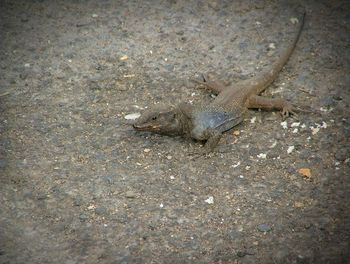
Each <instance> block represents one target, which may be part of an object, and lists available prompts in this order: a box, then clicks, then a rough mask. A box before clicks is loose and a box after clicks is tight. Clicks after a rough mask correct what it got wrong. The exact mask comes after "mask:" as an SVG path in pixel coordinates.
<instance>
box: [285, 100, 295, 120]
mask: <svg viewBox="0 0 350 264" xmlns="http://www.w3.org/2000/svg"><path fill="white" fill-rule="evenodd" d="M281 115H282V119H283V120H284V119H286V118H287V117H289V116H292V115H293V116H294V117H297V116H298V114H297V113H296V112H295V108H294V107H293V105H292V104H291V103H289V102H288V103H286V104H285V105H284V106H283V108H282V111H281Z"/></svg>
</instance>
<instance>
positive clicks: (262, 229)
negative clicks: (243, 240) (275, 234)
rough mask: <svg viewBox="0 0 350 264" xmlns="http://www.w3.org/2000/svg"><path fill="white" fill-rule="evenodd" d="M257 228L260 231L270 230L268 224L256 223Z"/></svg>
mask: <svg viewBox="0 0 350 264" xmlns="http://www.w3.org/2000/svg"><path fill="white" fill-rule="evenodd" d="M258 230H259V231H260V232H269V231H271V226H269V225H268V224H260V225H258Z"/></svg>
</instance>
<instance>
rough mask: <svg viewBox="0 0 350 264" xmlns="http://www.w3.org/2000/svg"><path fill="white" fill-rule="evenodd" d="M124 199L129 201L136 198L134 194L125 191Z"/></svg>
mask: <svg viewBox="0 0 350 264" xmlns="http://www.w3.org/2000/svg"><path fill="white" fill-rule="evenodd" d="M125 197H126V198H130V199H132V198H135V197H136V193H135V192H133V191H127V192H126V193H125Z"/></svg>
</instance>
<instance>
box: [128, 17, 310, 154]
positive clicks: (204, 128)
mask: <svg viewBox="0 0 350 264" xmlns="http://www.w3.org/2000/svg"><path fill="white" fill-rule="evenodd" d="M304 17H305V14H303V17H302V19H301V21H299V23H298V24H299V28H298V31H297V34H296V36H295V38H294V40H293V42H292V43H291V44H290V45H289V46H288V48H287V49H286V50H285V51H284V52H283V53H282V54H281V55H280V56H279V58H278V59H277V61H276V62H275V63H274V64H273V65H272V67H271V68H270V69H269V70H267V71H263V72H261V73H260V74H259V75H257V76H255V77H254V78H252V79H250V80H245V81H241V82H239V83H237V84H235V85H232V86H228V87H226V86H225V85H223V84H222V83H221V82H219V81H210V80H208V79H207V78H205V77H204V81H202V82H199V83H201V84H203V85H205V86H206V87H208V88H209V89H210V90H212V91H213V92H214V93H217V94H218V96H217V97H216V98H215V100H214V101H213V102H212V103H211V104H209V105H202V106H194V105H191V104H189V103H181V104H179V105H178V106H176V107H173V108H171V107H166V106H165V107H158V108H155V109H152V110H149V111H146V112H145V113H143V114H142V115H141V117H140V118H139V119H137V121H136V122H135V123H134V125H133V127H134V128H135V129H136V130H138V131H149V132H154V133H158V134H165V135H173V136H177V135H179V136H186V137H190V138H193V139H196V140H200V141H206V152H210V151H213V149H214V148H215V147H216V146H217V144H218V142H219V140H220V138H221V136H222V133H223V132H225V131H227V130H229V129H231V128H233V127H234V126H236V125H238V124H239V123H240V122H242V120H243V114H244V113H245V112H246V111H247V110H248V109H249V108H261V109H267V110H272V109H277V110H281V111H282V115H283V117H287V116H289V115H291V114H295V112H294V111H295V110H296V109H295V108H294V107H293V106H292V104H291V103H289V102H287V101H286V100H284V99H280V98H277V99H276V98H266V97H262V96H260V95H259V94H260V93H261V92H263V91H264V90H265V89H266V88H267V87H268V86H269V85H270V84H271V83H272V82H273V81H274V80H275V79H276V77H277V75H278V73H279V72H280V71H281V70H282V68H283V66H284V65H285V64H286V63H287V61H288V59H289V57H290V56H291V54H292V52H293V50H294V48H295V46H296V43H297V42H298V39H299V36H300V33H301V31H302V28H303V25H304ZM197 82H198V81H197Z"/></svg>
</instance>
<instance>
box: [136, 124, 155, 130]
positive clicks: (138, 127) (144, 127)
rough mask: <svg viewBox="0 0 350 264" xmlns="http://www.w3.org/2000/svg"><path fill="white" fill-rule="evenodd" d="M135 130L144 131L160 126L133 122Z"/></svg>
mask: <svg viewBox="0 0 350 264" xmlns="http://www.w3.org/2000/svg"><path fill="white" fill-rule="evenodd" d="M132 126H133V127H134V129H135V130H138V131H144V130H152V131H155V130H157V129H158V128H159V126H152V125H138V124H133V125H132Z"/></svg>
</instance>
